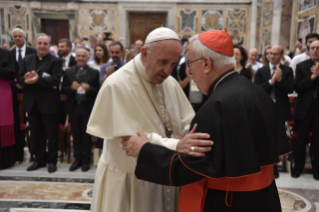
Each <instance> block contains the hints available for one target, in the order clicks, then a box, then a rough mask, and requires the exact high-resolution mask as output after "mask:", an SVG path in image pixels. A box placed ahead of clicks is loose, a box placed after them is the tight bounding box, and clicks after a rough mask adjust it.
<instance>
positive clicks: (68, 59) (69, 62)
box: [58, 38, 76, 71]
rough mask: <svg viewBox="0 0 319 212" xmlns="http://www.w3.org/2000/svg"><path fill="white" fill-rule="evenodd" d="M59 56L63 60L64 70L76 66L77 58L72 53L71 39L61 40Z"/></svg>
mask: <svg viewBox="0 0 319 212" xmlns="http://www.w3.org/2000/svg"><path fill="white" fill-rule="evenodd" d="M58 47H59V57H60V58H61V59H62V60H63V64H62V65H63V71H65V70H66V69H67V68H70V67H72V66H76V61H75V58H74V57H73V56H72V55H71V50H72V43H71V41H69V39H66V38H63V39H60V40H59V44H58Z"/></svg>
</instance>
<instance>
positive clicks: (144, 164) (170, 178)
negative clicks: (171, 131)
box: [135, 143, 204, 186]
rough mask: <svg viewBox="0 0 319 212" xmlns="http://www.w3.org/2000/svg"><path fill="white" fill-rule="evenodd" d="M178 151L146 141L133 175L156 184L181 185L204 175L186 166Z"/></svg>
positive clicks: (199, 178)
mask: <svg viewBox="0 0 319 212" xmlns="http://www.w3.org/2000/svg"><path fill="white" fill-rule="evenodd" d="M178 156H179V153H177V152H176V151H173V150H170V149H167V148H165V147H163V146H159V145H156V144H151V143H146V144H145V145H144V146H143V147H142V149H141V151H140V154H139V156H138V160H137V165H136V169H135V175H136V177H137V178H138V179H141V180H145V181H149V182H152V183H156V184H162V185H171V186H181V185H186V184H189V183H193V182H196V181H199V180H201V179H203V178H204V177H203V176H201V175H199V174H196V173H194V172H193V171H191V170H189V169H188V168H186V167H185V166H184V165H183V163H182V162H181V161H180V159H179V157H178Z"/></svg>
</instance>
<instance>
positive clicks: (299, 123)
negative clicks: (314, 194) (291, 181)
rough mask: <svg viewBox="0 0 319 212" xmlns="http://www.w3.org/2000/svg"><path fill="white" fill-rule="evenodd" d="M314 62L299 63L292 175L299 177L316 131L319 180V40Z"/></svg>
mask: <svg viewBox="0 0 319 212" xmlns="http://www.w3.org/2000/svg"><path fill="white" fill-rule="evenodd" d="M309 52H310V59H309V60H306V61H303V62H301V63H299V64H297V67H296V78H295V89H296V92H297V93H298V97H297V100H296V103H295V110H294V119H295V125H294V130H295V131H296V132H297V135H296V139H295V143H294V147H293V162H294V164H293V169H292V172H291V176H292V177H294V178H298V177H299V176H300V173H301V172H302V169H303V167H304V165H305V157H306V156H305V148H306V144H307V143H308V137H309V132H312V143H311V151H312V154H313V155H312V158H313V161H312V169H313V177H314V179H315V180H319V64H318V62H319V41H313V42H312V43H311V45H310V50H309Z"/></svg>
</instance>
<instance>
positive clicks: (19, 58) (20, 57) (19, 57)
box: [18, 49, 22, 67]
mask: <svg viewBox="0 0 319 212" xmlns="http://www.w3.org/2000/svg"><path fill="white" fill-rule="evenodd" d="M21 51H22V50H21V49H19V56H18V63H19V66H20V67H21V65H22V55H21Z"/></svg>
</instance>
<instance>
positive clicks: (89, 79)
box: [62, 66, 100, 114]
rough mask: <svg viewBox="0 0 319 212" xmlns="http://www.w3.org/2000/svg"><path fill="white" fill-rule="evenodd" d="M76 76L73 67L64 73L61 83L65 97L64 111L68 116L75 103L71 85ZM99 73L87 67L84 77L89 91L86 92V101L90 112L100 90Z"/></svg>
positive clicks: (75, 67)
mask: <svg viewBox="0 0 319 212" xmlns="http://www.w3.org/2000/svg"><path fill="white" fill-rule="evenodd" d="M76 74H77V66H73V67H71V68H69V69H67V70H66V71H65V74H64V77H63V83H62V93H63V94H65V95H67V98H66V100H65V107H64V110H65V112H66V113H68V114H70V113H71V112H72V110H73V108H74V104H75V103H76V93H77V91H76V90H73V89H72V83H73V82H74V81H75V75H76ZM99 77H100V74H99V71H98V70H95V69H92V68H90V67H87V73H86V76H85V83H87V84H89V86H90V87H89V89H88V90H87V91H86V101H87V105H88V108H89V110H90V111H91V110H92V108H93V105H94V102H95V98H96V96H97V94H98V92H99V89H100V81H99Z"/></svg>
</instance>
